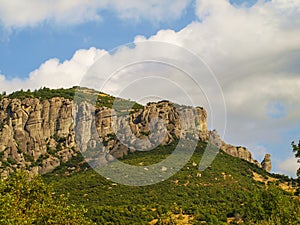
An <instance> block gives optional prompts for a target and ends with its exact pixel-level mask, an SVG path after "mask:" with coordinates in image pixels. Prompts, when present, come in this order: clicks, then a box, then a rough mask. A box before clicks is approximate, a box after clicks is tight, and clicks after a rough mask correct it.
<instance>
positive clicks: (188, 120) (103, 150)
mask: <svg viewBox="0 0 300 225" xmlns="http://www.w3.org/2000/svg"><path fill="white" fill-rule="evenodd" d="M178 109H179V110H178ZM91 112H93V113H91ZM114 113H115V112H114V111H113V110H112V109H111V108H108V107H105V106H98V107H96V108H94V107H93V106H92V105H90V104H87V103H84V102H81V103H77V104H74V103H73V101H71V100H70V99H65V98H63V97H53V98H50V99H44V100H41V99H38V98H23V99H11V98H6V97H4V98H2V100H1V101H0V174H1V175H2V176H6V175H7V174H8V173H9V172H10V171H12V170H14V169H16V168H22V169H26V170H29V171H30V172H31V173H32V174H37V173H39V174H44V173H47V172H50V171H52V170H53V169H55V168H56V167H58V166H60V164H61V163H63V162H67V161H68V160H70V159H71V158H72V157H73V156H76V155H77V154H78V152H79V149H81V150H82V151H83V152H86V151H87V150H90V149H93V148H95V149H97V154H98V156H99V157H100V158H101V157H102V158H101V159H100V162H101V163H107V162H108V161H110V160H112V159H113V157H117V158H118V157H122V156H123V155H126V154H128V153H130V152H132V151H135V150H136V149H139V150H147V149H151V148H153V147H155V146H157V145H158V144H162V145H168V144H170V143H172V142H174V141H175V140H176V139H179V138H182V137H184V138H196V139H200V140H202V141H205V142H208V141H209V139H211V142H212V143H213V144H214V145H216V146H217V147H219V148H220V149H222V150H223V151H225V152H226V153H228V154H230V155H233V156H235V157H240V158H242V159H245V160H247V161H249V162H252V163H256V164H258V165H259V166H261V165H260V164H259V163H258V162H257V161H255V160H253V158H252V156H251V153H250V152H249V151H248V150H247V149H246V148H244V147H235V146H231V145H228V144H226V143H225V142H224V141H222V140H221V138H220V137H219V135H218V134H217V133H216V131H212V132H210V131H208V128H207V123H206V117H207V114H206V111H205V110H204V109H203V108H200V107H198V108H195V109H193V108H191V107H184V106H181V107H179V108H178V107H175V106H174V105H173V104H171V103H170V102H168V101H161V102H158V103H149V104H147V105H146V106H144V107H143V108H141V109H139V110H135V111H134V112H131V113H129V114H125V115H121V116H117V115H115V114H114ZM95 131H96V132H95ZM195 131H196V132H195ZM75 140H76V141H75ZM96 140H100V141H101V143H103V145H102V146H98V142H97V141H96ZM91 157H94V156H91ZM99 157H98V158H99ZM268 168H269V167H268ZM266 169H267V167H266Z"/></svg>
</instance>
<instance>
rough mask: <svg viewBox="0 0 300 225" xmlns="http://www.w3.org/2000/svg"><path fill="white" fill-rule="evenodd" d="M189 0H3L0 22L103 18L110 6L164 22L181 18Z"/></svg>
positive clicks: (122, 14) (13, 24)
mask: <svg viewBox="0 0 300 225" xmlns="http://www.w3.org/2000/svg"><path fill="white" fill-rule="evenodd" d="M189 2H190V0H164V1H160V0H149V1H139V0H124V1H119V0H110V1H109V0H101V1H98V0H72V1H70V0H43V1H41V0H12V1H6V0H0V22H1V23H2V24H3V26H5V27H7V28H21V27H27V26H31V27H33V26H36V25H38V24H40V23H43V22H51V21H52V22H56V23H57V24H60V25H66V24H79V23H83V22H86V21H99V20H101V11H104V10H111V11H112V12H115V13H116V15H117V16H118V17H119V18H121V19H135V20H139V19H146V20H150V21H153V22H161V21H166V20H170V19H171V20H172V19H177V18H179V17H180V16H181V15H182V13H183V11H184V10H185V8H186V7H187V5H188V4H189Z"/></svg>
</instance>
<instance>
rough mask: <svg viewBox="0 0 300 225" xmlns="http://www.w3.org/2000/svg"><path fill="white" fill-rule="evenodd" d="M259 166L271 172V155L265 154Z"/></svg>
mask: <svg viewBox="0 0 300 225" xmlns="http://www.w3.org/2000/svg"><path fill="white" fill-rule="evenodd" d="M261 166H262V168H263V169H264V170H266V171H267V172H269V173H270V172H271V169H272V162H271V155H270V154H266V155H265V158H264V160H263V161H262V162H261Z"/></svg>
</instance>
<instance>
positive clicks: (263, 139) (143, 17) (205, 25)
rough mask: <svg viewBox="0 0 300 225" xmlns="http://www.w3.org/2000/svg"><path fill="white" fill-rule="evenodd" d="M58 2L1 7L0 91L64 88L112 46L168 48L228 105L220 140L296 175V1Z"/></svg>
mask: <svg viewBox="0 0 300 225" xmlns="http://www.w3.org/2000/svg"><path fill="white" fill-rule="evenodd" d="M62 2H63V3H64V1H53V2H51V3H49V2H47V1H44V3H40V2H36V1H27V2H26V3H27V5H26V4H25V3H24V1H23V2H22V1H17V0H16V1H15V3H14V4H8V3H6V2H5V1H0V75H1V77H0V78H1V83H2V84H0V88H1V90H2V91H4V90H6V91H12V90H16V89H20V88H23V89H27V88H32V89H34V88H39V87H41V86H50V87H60V86H65V87H69V86H72V85H76V84H78V82H79V81H80V77H82V75H83V73H84V72H85V71H86V69H87V68H88V67H89V66H91V64H92V63H93V62H94V61H93V60H94V58H97V57H98V56H99V55H101V54H102V53H103V52H106V51H109V50H111V49H113V48H116V47H117V46H120V45H123V44H126V43H130V42H135V41H136V40H137V39H142V40H144V41H149V40H155V41H164V42H169V43H173V44H176V45H179V46H182V47H184V48H186V49H188V50H190V51H192V52H194V53H195V54H197V55H200V56H201V57H202V59H203V60H205V62H206V63H207V64H209V66H210V67H211V69H212V70H213V71H214V73H215V75H216V78H217V80H218V82H219V84H220V86H221V88H222V90H223V94H224V99H225V104H226V108H227V115H226V116H227V127H226V134H225V137H224V138H225V140H226V141H227V142H230V143H233V144H236V145H244V146H247V147H248V148H249V149H250V150H251V151H252V152H253V154H254V157H255V158H257V159H258V160H262V157H263V155H264V154H265V153H267V152H268V153H271V155H272V159H273V162H274V168H273V171H274V172H283V173H286V174H288V175H294V174H295V172H294V171H295V169H296V167H297V164H296V162H295V160H294V159H293V155H292V153H291V147H290V142H291V141H292V140H297V139H299V138H300V128H299V122H300V119H299V113H300V106H298V105H300V104H299V99H298V98H297V93H298V90H299V88H300V68H299V66H298V63H297V62H299V60H300V54H299V53H300V44H299V43H300V41H299V36H300V29H299V27H300V26H299V25H300V22H298V21H300V3H299V1H297V0H291V1H289V2H288V1H287V2H282V1H280V0H273V1H259V2H257V1H255V0H253V1H252V0H251V1H246V0H230V3H229V2H228V0H216V1H213V2H212V1H210V0H195V1H192V0H176V1H171V0H164V1H157V0H152V1H144V2H141V1H117V0H115V1H106V0H104V1H94V0H90V1H86V2H85V3H80V1H78V2H76V3H74V4H72V5H71V4H70V5H68V3H67V2H65V4H62ZM99 2H101V3H99ZM18 4H19V6H20V7H17V6H18ZM22 4H25V5H23V7H21V6H22ZM19 9H22V11H20V10H19ZM137 36H138V38H137ZM141 36H142V37H141ZM89 57H91V58H89ZM56 59H57V60H56ZM293 62H294V63H293ZM49 71H51V73H50V72H49ZM62 74H64V78H63V79H62ZM119 85H120V86H122V85H124V84H119ZM212 98H213V97H212ZM216 98H217V97H216ZM210 101H213V99H210ZM215 126H216V127H212V128H217V129H218V130H222V128H219V125H218V122H216V125H215ZM221 133H222V132H221Z"/></svg>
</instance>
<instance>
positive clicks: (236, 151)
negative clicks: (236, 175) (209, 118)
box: [209, 130, 261, 167]
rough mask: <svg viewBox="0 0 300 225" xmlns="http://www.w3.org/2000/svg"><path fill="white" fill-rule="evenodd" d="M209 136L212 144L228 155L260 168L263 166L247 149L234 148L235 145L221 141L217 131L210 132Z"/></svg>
mask: <svg viewBox="0 0 300 225" xmlns="http://www.w3.org/2000/svg"><path fill="white" fill-rule="evenodd" d="M209 135H210V140H209V141H210V143H212V144H213V145H215V146H216V147H218V148H220V149H221V150H223V151H224V152H226V153H227V154H229V155H232V156H234V157H238V158H241V159H244V160H246V161H248V162H251V163H254V164H256V165H258V166H259V167H261V164H260V163H259V162H258V161H257V160H254V159H253V158H252V154H251V152H250V151H249V150H248V149H247V148H245V147H241V146H233V145H230V144H227V143H225V142H224V141H223V140H222V139H221V137H220V135H219V134H218V132H217V131H216V130H213V131H210V132H209Z"/></svg>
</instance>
